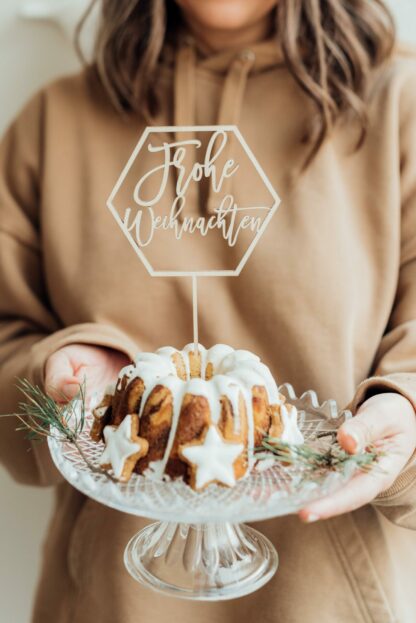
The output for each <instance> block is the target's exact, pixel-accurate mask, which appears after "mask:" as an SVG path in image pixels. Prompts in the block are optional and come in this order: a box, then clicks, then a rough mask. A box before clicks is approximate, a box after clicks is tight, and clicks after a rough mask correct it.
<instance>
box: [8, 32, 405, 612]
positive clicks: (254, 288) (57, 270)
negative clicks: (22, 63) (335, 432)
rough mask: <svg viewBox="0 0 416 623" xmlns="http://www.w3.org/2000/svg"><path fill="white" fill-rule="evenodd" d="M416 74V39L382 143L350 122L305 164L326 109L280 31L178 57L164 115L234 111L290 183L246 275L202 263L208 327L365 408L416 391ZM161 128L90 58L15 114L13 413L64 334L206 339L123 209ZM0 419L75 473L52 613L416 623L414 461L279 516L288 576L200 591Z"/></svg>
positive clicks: (378, 79) (145, 344) (378, 97)
mask: <svg viewBox="0 0 416 623" xmlns="http://www.w3.org/2000/svg"><path fill="white" fill-rule="evenodd" d="M415 72H416V62H415V60H414V59H413V58H411V57H405V56H403V55H396V57H395V58H394V59H393V60H392V61H391V62H389V63H388V64H387V65H386V66H385V67H383V68H382V69H381V70H379V71H378V72H377V73H376V74H375V75H374V80H373V85H372V89H371V98H370V108H369V112H370V127H369V133H368V138H367V140H366V142H365V144H364V147H363V148H362V149H361V150H360V151H359V152H358V153H355V154H353V155H352V154H351V147H352V146H353V144H354V140H355V137H356V135H357V129H356V127H355V125H354V123H353V122H348V123H347V122H345V123H344V124H343V125H342V126H340V127H339V128H338V129H337V131H336V132H335V134H334V136H333V137H332V139H331V140H329V141H327V143H326V144H325V145H324V147H323V148H322V150H321V151H320V153H319V154H318V156H317V158H316V159H315V161H314V162H313V163H312V165H311V166H310V168H309V169H308V170H307V171H306V172H305V173H304V174H301V175H300V174H299V167H300V165H301V162H302V160H303V158H304V156H305V146H304V145H303V144H302V138H303V137H304V135H305V132H306V131H307V128H308V120H309V118H310V114H311V110H312V109H311V104H310V103H309V101H308V100H307V99H306V97H305V96H304V95H303V93H302V92H301V91H300V89H299V88H298V87H297V85H296V84H295V82H294V80H293V79H292V78H291V77H290V75H289V73H288V71H287V69H286V68H285V66H284V65H283V64H282V62H281V59H280V57H279V53H278V51H277V50H276V47H275V45H274V44H273V43H271V42H265V43H262V44H259V45H256V46H254V47H253V48H252V49H251V50H250V51H238V52H227V53H221V54H216V55H214V56H210V57H207V58H199V57H198V55H195V53H194V52H193V51H192V48H191V47H189V46H188V47H185V48H184V49H182V50H181V51H180V52H178V53H174V54H172V53H168V52H167V53H166V55H165V59H164V61H163V63H162V65H161V67H160V75H159V78H158V86H159V88H160V93H161V102H162V110H161V112H160V115H159V116H158V118H157V119H156V120H154V124H155V125H166V124H172V123H175V124H182V123H184V124H191V123H197V124H212V123H236V124H238V127H239V129H240V130H241V132H242V134H243V135H244V137H245V139H246V140H247V142H248V144H249V145H250V147H251V149H252V151H253V152H254V154H255V155H256V157H257V159H258V160H259V162H260V164H261V165H262V167H263V168H264V170H265V172H266V174H267V176H268V177H269V179H270V180H271V183H272V185H273V186H274V187H275V188H276V189H277V191H278V193H279V195H280V196H281V198H282V206H281V208H279V211H278V213H277V214H276V215H275V216H274V217H273V219H272V221H271V223H270V225H269V228H268V230H267V231H266V233H265V234H264V236H263V238H262V240H261V242H260V243H259V245H258V246H257V248H256V249H255V251H254V253H253V255H252V257H251V258H250V261H249V262H248V264H247V265H246V267H245V268H244V270H243V272H242V273H241V275H240V277H238V278H228V279H225V278H222V279H219V278H206V279H204V280H203V283H202V284H201V286H200V292H199V294H200V334H201V335H200V338H201V342H202V343H203V344H205V345H206V346H211V345H213V344H215V343H217V342H225V343H229V344H231V345H232V346H235V347H238V348H245V349H249V350H252V351H254V352H256V353H258V354H259V355H260V356H261V357H262V359H263V360H264V361H265V362H267V363H268V364H269V365H270V367H271V369H272V372H273V373H274V374H275V376H276V378H277V379H278V381H279V382H284V381H285V382H290V383H292V384H293V385H294V387H295V389H296V391H297V392H298V393H299V392H302V391H304V390H307V389H310V388H313V389H315V390H316V391H317V392H318V394H319V396H321V397H322V398H328V397H333V398H335V399H337V400H338V401H339V402H340V403H341V404H347V403H349V402H350V401H352V407H353V408H355V407H356V405H357V404H358V403H359V402H360V401H362V400H363V399H364V397H365V396H366V395H368V393H369V392H374V391H378V390H380V389H385V388H390V389H392V390H393V391H397V392H401V393H402V394H403V395H405V396H406V397H407V398H409V400H411V401H412V402H413V404H414V405H415V406H416V113H415V104H416V75H415ZM146 123H147V122H146V121H145V120H144V119H142V118H140V117H138V116H135V117H133V116H131V117H130V118H129V119H127V120H122V119H121V118H119V117H118V116H117V115H116V114H115V113H114V112H113V110H112V109H111V108H110V106H109V104H108V103H107V102H106V101H104V98H103V97H102V96H99V94H98V93H93V92H92V91H90V90H89V88H88V86H87V81H86V74H85V73H82V74H80V75H77V76H74V77H69V78H64V79H62V80H59V81H57V82H55V83H54V84H52V85H50V86H49V87H47V88H46V89H44V90H43V91H42V92H41V93H39V94H38V95H36V96H35V97H34V98H33V100H32V101H31V102H30V103H29V104H28V105H27V106H26V108H25V109H24V110H23V112H22V113H21V114H20V115H19V117H18V119H17V120H16V121H15V122H14V123H13V124H12V126H11V127H10V129H9V130H8V132H7V134H6V136H5V138H4V140H3V143H2V146H1V152H0V319H1V321H0V362H1V372H0V382H1V387H2V391H1V394H0V411H1V412H10V411H13V410H15V409H16V407H17V401H18V399H19V397H18V395H17V391H16V389H15V386H14V384H15V378H16V377H27V378H29V379H30V380H32V381H33V382H36V383H42V381H43V369H44V364H45V361H46V359H47V357H48V356H49V355H50V354H51V353H52V352H54V351H55V350H56V349H57V348H59V347H61V346H63V345H65V344H69V343H73V342H83V343H87V344H97V345H104V346H110V347H113V348H116V349H120V350H121V351H123V352H125V353H127V354H128V355H129V356H131V357H134V354H135V353H136V351H137V349H142V350H154V349H155V348H157V347H160V346H162V345H166V344H172V345H174V346H177V347H181V346H183V345H184V344H185V343H186V342H189V341H190V339H191V326H192V324H191V323H192V319H191V288H190V284H189V283H188V280H186V279H177V278H176V279H175V278H164V279H162V278H151V277H150V276H149V275H148V273H147V272H146V270H145V268H144V266H142V265H141V263H140V262H139V261H138V259H137V257H136V255H135V254H134V252H133V250H132V249H131V247H130V246H129V245H128V244H127V243H126V241H125V239H124V237H123V234H122V233H121V231H120V230H119V229H118V228H117V227H116V226H115V223H114V220H113V218H112V216H111V214H110V213H109V211H108V210H107V209H106V207H105V204H106V199H107V197H108V195H109V194H110V192H111V189H112V187H113V185H114V182H115V181H116V179H117V177H118V175H119V173H120V171H121V170H122V168H123V166H124V164H125V162H126V161H127V159H128V157H129V156H130V153H131V152H132V150H133V148H134V146H135V144H136V142H137V140H138V138H139V136H140V135H141V133H142V131H143V129H144V127H145V125H146ZM143 167H144V168H145V167H146V162H145V159H144V162H143ZM253 183H254V182H253ZM92 224H93V225H92ZM164 252H165V253H166V252H167V249H164ZM0 427H1V436H0V459H1V461H2V462H3V464H4V465H5V466H6V467H7V469H8V470H9V471H10V472H11V473H12V474H13V476H14V477H15V478H16V479H17V480H18V481H19V482H24V483H31V484H35V485H51V484H58V486H57V489H56V491H57V504H56V510H55V512H54V516H53V519H52V522H51V524H50V527H49V530H48V537H47V541H46V545H45V551H44V565H43V571H42V578H41V582H40V587H39V591H38V596H37V601H36V609H35V615H34V619H33V620H34V621H35V623H49V622H51V623H52V622H53V623H69V622H74V623H75V622H76V623H87V622H88V623H91V621H97V622H100V623H130V622H131V623H133V622H134V623H136V622H137V621H151V622H152V623H158V622H162V621H165V620H166V618H167V617H169V621H170V622H171V623H176V622H177V623H188V622H191V621H192V620H195V619H196V620H198V621H199V622H200V623H217V622H218V623H223V622H224V623H225V622H227V623H233V622H235V623H237V622H239V623H241V622H242V621H250V622H251V621H254V620H261V621H264V622H266V621H270V622H271V621H273V622H276V621H279V622H280V621H281V622H282V623H291V622H299V623H301V622H302V623H309V622H310V623H312V622H315V621H316V620H319V621H320V623H334V622H335V621H336V622H337V623H347V622H348V623H351V622H352V621H354V622H361V621H363V622H364V621H365V622H366V623H370V622H371V623H387V622H392V621H400V622H406V623H411V622H413V621H415V620H416V600H415V598H414V593H413V592H412V591H411V590H409V589H407V590H406V586H408V585H409V581H410V578H412V577H413V578H414V577H415V575H414V574H415V572H416V562H415V560H416V556H415V554H414V551H415V550H414V546H415V545H416V538H415V534H414V533H413V532H412V531H411V530H403V529H402V528H400V527H399V526H403V527H408V528H416V512H415V509H416V468H415V467H413V466H412V464H410V465H409V467H408V468H407V469H406V470H404V472H403V474H402V475H401V476H400V478H399V479H398V481H397V482H396V483H395V485H394V486H393V487H392V488H391V490H390V491H389V492H386V493H385V494H383V495H382V496H380V498H378V499H377V500H376V501H375V503H374V504H373V505H371V506H367V507H364V508H362V509H360V510H358V511H356V512H354V513H351V514H348V515H345V516H342V517H338V518H335V519H331V520H328V521H325V522H318V523H317V524H314V525H310V526H305V525H301V523H300V522H299V520H298V519H297V518H296V517H293V516H289V517H284V518H279V519H275V520H270V521H267V522H263V523H262V524H261V525H260V529H261V530H262V531H263V532H264V533H265V534H267V536H268V537H269V538H270V539H271V540H272V541H273V542H274V543H275V545H276V547H277V549H278V550H279V553H280V558H281V564H280V569H279V571H278V573H277V575H276V576H275V578H274V579H273V580H272V581H271V582H270V583H269V584H268V585H267V586H266V587H264V588H263V589H261V590H260V591H258V592H256V593H254V594H253V595H250V596H248V597H246V598H243V599H240V600H237V601H233V602H229V603H227V602H220V603H214V604H208V603H207V604H203V603H201V604H196V603H191V602H185V601H179V600H178V601H176V600H172V599H168V598H163V597H160V596H156V595H154V594H153V593H151V592H149V591H147V590H145V589H143V588H142V587H141V586H139V585H138V584H136V583H135V582H134V581H133V580H132V579H131V578H130V577H129V576H128V574H127V572H126V571H125V570H124V568H123V560H122V555H123V550H124V547H125V545H126V543H127V540H128V539H129V538H130V537H131V536H132V535H133V534H134V533H135V532H136V531H137V530H138V529H139V528H140V527H141V526H142V525H144V523H145V522H144V521H141V520H140V519H137V518H134V517H131V516H128V515H125V514H122V513H118V512H116V511H114V510H111V509H109V508H106V507H104V506H101V505H99V504H97V503H95V502H93V501H92V500H90V499H85V498H84V497H83V496H82V495H81V494H80V493H78V492H77V491H75V490H74V489H72V488H71V487H70V486H69V485H67V484H66V483H65V482H63V481H62V479H61V477H60V476H59V474H58V473H57V472H56V470H55V469H54V468H53V466H52V464H51V460H50V457H49V455H48V450H47V448H46V446H45V445H43V446H41V445H36V446H33V447H32V451H31V452H27V447H28V442H27V441H26V440H25V439H24V437H23V436H22V435H20V434H18V433H16V432H15V430H14V429H15V422H12V421H11V420H9V419H6V420H4V419H3V420H1V421H0ZM381 514H384V515H385V516H386V517H388V518H389V519H391V520H392V521H393V522H394V524H395V525H393V524H389V523H388V522H386V521H385V520H384V519H383V518H382V517H381ZM399 551H400V552H404V554H403V556H402V558H401V559H400V560H398V554H399ZM406 583H407V584H406Z"/></svg>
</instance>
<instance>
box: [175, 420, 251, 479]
mask: <svg viewBox="0 0 416 623" xmlns="http://www.w3.org/2000/svg"><path fill="white" fill-rule="evenodd" d="M243 450H244V445H243V444H242V443H230V442H227V441H224V440H223V439H222V438H221V435H220V434H219V432H218V430H217V429H216V427H215V426H210V427H209V429H208V432H207V434H206V436H205V439H204V443H203V444H198V445H196V444H189V445H188V446H186V447H184V448H183V449H182V455H183V456H184V457H185V459H186V460H187V461H189V462H190V463H191V464H192V465H193V466H195V468H196V473H195V486H196V488H197V489H201V488H202V487H204V486H205V485H206V484H208V483H209V482H212V481H214V480H215V481H218V482H221V483H222V484H224V485H228V486H229V487H232V486H234V485H235V476H234V461H235V460H236V458H237V457H238V456H239V455H240V454H241V453H242V451H243Z"/></svg>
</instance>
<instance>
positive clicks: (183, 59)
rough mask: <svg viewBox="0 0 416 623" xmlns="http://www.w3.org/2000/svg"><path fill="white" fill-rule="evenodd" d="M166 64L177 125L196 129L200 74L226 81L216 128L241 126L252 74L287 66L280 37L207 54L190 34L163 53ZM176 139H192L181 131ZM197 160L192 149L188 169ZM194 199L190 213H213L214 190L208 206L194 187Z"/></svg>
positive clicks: (228, 189) (229, 147)
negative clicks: (171, 77) (169, 68)
mask: <svg viewBox="0 0 416 623" xmlns="http://www.w3.org/2000/svg"><path fill="white" fill-rule="evenodd" d="M162 62H163V64H164V65H167V66H168V67H171V69H172V71H173V125H175V126H194V125H197V123H196V83H197V80H196V72H197V71H199V70H202V71H204V72H208V73H212V74H213V76H216V77H217V78H220V79H221V80H222V87H221V97H220V101H219V106H218V109H217V111H216V117H215V121H214V123H215V125H236V126H238V124H239V121H240V116H241V110H242V105H243V100H244V94H245V88H246V84H247V80H248V79H249V77H250V75H254V74H257V73H260V72H262V71H266V70H270V69H271V68H273V67H278V66H279V65H282V64H283V55H282V52H281V49H280V48H279V46H278V44H277V41H276V38H273V39H268V40H265V41H262V42H260V43H256V44H254V45H252V46H249V47H247V46H244V47H240V48H233V49H230V50H225V51H221V52H215V53H207V52H206V50H204V49H203V48H202V47H201V46H200V44H198V43H197V41H196V40H195V39H194V38H193V37H191V36H189V35H187V36H184V37H182V38H181V39H180V41H179V43H178V45H177V46H173V45H167V46H166V49H165V51H164V54H163V60H162ZM175 138H176V140H178V141H180V140H184V139H185V138H188V139H189V138H191V136H190V133H189V132H187V133H186V135H185V134H184V133H182V132H180V131H178V132H176V134H175ZM232 149H233V141H232V140H230V141H229V143H228V145H227V150H226V152H225V153H224V154H223V158H224V160H226V159H227V158H228V157H231V154H232ZM195 161H196V153H195V149H193V150H192V149H188V150H187V153H186V160H185V163H184V164H185V166H186V167H187V168H188V167H189V168H191V167H192V165H193V163H194V162H195ZM232 183H233V180H232V178H228V179H227V180H226V184H227V185H226V187H225V188H224V192H225V194H228V193H231V192H232ZM191 192H192V195H193V196H188V208H187V213H188V214H191V213H194V214H197V213H199V211H200V209H201V207H202V209H203V210H206V212H207V213H213V211H214V209H215V206H216V203H215V201H214V200H213V197H212V192H211V191H210V192H209V194H208V197H207V200H206V201H205V202H204V205H203V206H201V205H200V201H199V197H198V196H197V195H198V188H197V186H196V185H194V186H193V188H192V190H191Z"/></svg>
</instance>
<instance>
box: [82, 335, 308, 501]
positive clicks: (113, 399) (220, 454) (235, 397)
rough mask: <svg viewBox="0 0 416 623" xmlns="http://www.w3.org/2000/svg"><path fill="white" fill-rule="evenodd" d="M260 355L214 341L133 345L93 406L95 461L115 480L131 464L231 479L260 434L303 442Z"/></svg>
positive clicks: (199, 482) (188, 477) (193, 479)
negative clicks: (133, 354) (129, 359)
mask: <svg viewBox="0 0 416 623" xmlns="http://www.w3.org/2000/svg"><path fill="white" fill-rule="evenodd" d="M284 403H285V399H284V397H283V396H282V395H281V394H279V392H278V390H277V385H276V382H275V381H274V379H273V377H272V375H271V373H270V370H269V368H268V367H267V366H266V365H264V364H263V363H262V362H261V361H260V359H259V357H257V356H256V355H254V354H252V353H250V352H248V351H246V350H234V349H233V348H231V347H230V346H225V345H223V344H217V345H216V346H213V347H212V348H209V349H205V348H204V347H203V346H201V345H199V346H198V351H197V352H195V349H194V344H188V345H187V346H185V348H184V349H183V350H181V351H180V350H176V349H175V348H171V347H165V348H160V349H159V350H157V351H156V353H140V354H139V355H138V356H137V359H136V362H135V363H134V364H132V365H129V366H126V367H125V368H123V369H122V370H121V371H120V374H119V378H118V381H117V383H116V385H115V386H114V387H112V388H108V390H107V392H106V394H105V396H104V398H103V400H102V401H101V403H100V404H99V405H98V406H97V407H96V408H95V409H94V410H93V415H94V420H93V425H92V429H91V437H92V439H94V440H95V441H97V442H98V441H104V443H105V444H106V447H105V449H104V452H103V455H102V458H101V461H100V462H101V465H103V466H104V467H108V468H110V467H111V468H112V469H113V472H114V475H115V476H116V477H117V478H119V479H120V480H128V479H129V478H130V476H131V474H132V472H136V473H139V474H142V473H144V472H146V473H149V474H152V475H153V477H154V476H156V477H162V476H163V475H165V474H166V475H168V476H170V477H171V478H179V477H181V478H183V479H184V480H185V482H187V483H188V484H189V485H190V486H191V487H193V488H194V489H197V490H198V489H202V488H203V487H205V486H206V485H208V484H209V483H211V482H216V483H220V484H223V485H228V486H233V485H234V484H235V482H236V481H237V480H239V479H240V478H242V477H243V476H245V475H246V474H247V473H249V471H250V469H251V468H252V466H253V464H254V452H253V451H254V448H255V447H256V446H258V445H260V444H261V441H262V439H263V437H264V436H265V435H270V436H273V437H277V438H280V439H282V440H284V441H287V442H288V443H302V441H303V438H302V435H301V433H300V431H299V429H298V426H297V412H296V408H295V407H294V406H293V405H288V404H284Z"/></svg>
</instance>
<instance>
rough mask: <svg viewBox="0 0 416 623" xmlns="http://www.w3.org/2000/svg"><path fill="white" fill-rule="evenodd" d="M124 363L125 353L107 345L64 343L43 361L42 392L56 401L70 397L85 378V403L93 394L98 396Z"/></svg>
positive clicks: (125, 359) (125, 361) (74, 394)
mask: <svg viewBox="0 0 416 623" xmlns="http://www.w3.org/2000/svg"><path fill="white" fill-rule="evenodd" d="M128 363H129V359H128V358H127V357H126V355H124V354H123V353H120V352H119V351H117V350H113V349H111V348H103V347H101V346H88V345H86V344H71V345H69V346H64V347H63V348H60V349H59V350H57V351H56V352H54V353H53V354H52V355H51V356H50V357H49V358H48V360H47V362H46V367H45V391H46V392H47V394H48V395H49V396H50V397H51V398H53V399H54V400H56V401H57V402H63V401H65V399H67V400H71V398H74V396H76V394H77V393H78V390H79V385H80V383H82V382H83V381H84V380H85V382H86V400H87V402H89V400H90V399H91V396H92V395H93V394H94V393H98V394H99V395H102V394H103V393H104V390H105V388H106V386H107V385H108V384H109V383H112V382H114V381H115V380H116V378H117V376H118V373H119V371H120V370H121V368H122V367H123V366H125V365H127V364H128Z"/></svg>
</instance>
